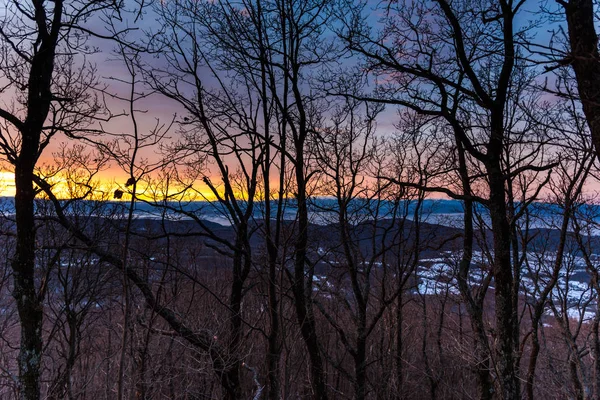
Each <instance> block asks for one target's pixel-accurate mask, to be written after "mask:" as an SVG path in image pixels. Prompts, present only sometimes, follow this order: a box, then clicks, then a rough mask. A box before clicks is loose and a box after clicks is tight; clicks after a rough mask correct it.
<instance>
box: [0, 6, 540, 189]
mask: <svg viewBox="0 0 600 400" xmlns="http://www.w3.org/2000/svg"><path fill="white" fill-rule="evenodd" d="M527 4H528V5H529V7H530V8H531V9H532V10H534V9H535V8H536V7H537V5H538V3H537V2H532V1H529V2H528V3H527ZM2 12H3V9H2V8H0V18H2ZM529 16H532V17H533V16H534V15H533V14H531V13H528V12H526V13H523V17H521V18H522V22H521V23H526V21H527V20H528V19H529ZM123 24H124V25H125V24H129V26H135V27H136V28H137V29H139V30H140V31H141V30H146V29H154V28H155V26H156V24H157V22H156V19H155V17H154V16H153V15H152V14H148V15H146V16H145V17H144V18H143V19H139V20H137V21H135V22H134V21H133V20H130V21H129V22H128V21H124V22H123ZM101 25H102V24H101V23H99V22H98V20H92V21H90V24H89V27H90V29H96V28H97V27H101ZM540 32H541V35H540V36H539V37H538V40H539V41H541V42H544V41H546V40H548V33H547V32H548V29H547V27H545V28H544V29H541V30H540ZM544 32H545V33H544ZM134 34H135V33H134ZM92 44H97V45H98V47H99V48H100V49H101V50H102V52H99V53H97V54H93V55H91V56H88V60H90V61H92V62H93V63H94V64H95V65H96V66H97V68H98V72H97V73H98V75H99V76H100V77H101V78H102V79H103V80H104V81H106V82H109V84H110V86H109V89H108V90H109V91H110V92H113V93H118V94H119V95H121V96H123V95H126V93H127V90H128V87H127V86H126V85H124V84H123V83H118V82H115V81H114V80H111V78H114V77H117V78H119V79H128V74H127V71H126V69H125V66H124V65H123V64H122V63H121V62H120V61H119V60H116V59H115V55H114V54H111V49H112V48H113V47H114V45H112V44H107V43H106V42H105V41H97V42H92ZM153 62H156V63H160V62H161V61H160V60H159V59H158V58H154V60H153ZM3 100H4V99H3ZM107 104H108V106H109V108H110V109H111V111H112V112H113V113H115V114H118V113H121V112H126V111H127V107H128V104H127V103H125V102H122V101H118V100H115V99H110V98H107ZM137 107H138V109H140V110H141V112H139V113H137V116H138V122H139V124H140V132H147V131H149V130H150V129H152V127H154V125H155V124H156V121H157V120H159V121H162V122H164V123H167V122H168V121H170V120H171V119H172V118H173V115H174V114H176V113H179V115H181V109H180V107H178V106H177V105H175V104H174V103H173V102H172V101H170V100H168V99H165V98H164V97H161V96H159V95H154V96H151V97H149V98H147V99H145V100H144V101H142V102H140V103H139V104H138V105H137ZM396 119H397V111H396V109H394V108H393V107H388V108H387V109H386V111H385V112H384V113H383V114H382V116H381V118H380V119H379V122H378V128H379V130H380V131H381V132H385V133H386V134H389V133H391V132H393V131H394V130H395V128H394V123H395V121H396ZM104 127H105V128H107V129H108V130H109V131H111V132H114V133H122V132H131V130H132V121H131V119H130V118H127V117H119V118H116V119H114V120H113V121H112V122H110V123H107V124H104ZM169 136H170V137H171V138H173V139H174V138H176V137H177V131H176V127H173V129H172V131H171V133H170V134H169ZM65 143H69V140H68V139H66V138H65V137H56V138H54V140H53V141H52V143H51V144H50V145H49V146H48V148H47V149H46V150H45V151H44V154H43V155H42V157H41V159H40V162H41V163H46V164H51V163H52V162H53V158H54V154H55V153H56V152H57V151H58V150H59V149H60V147H61V146H62V145H64V144H65ZM157 153H158V151H157V149H156V148H154V149H146V150H143V151H142V154H140V155H139V156H140V157H141V158H145V159H146V160H148V161H149V162H150V163H152V162H154V161H156V160H158V159H159V155H157ZM209 174H210V172H209ZM127 178H128V172H126V171H124V170H123V169H122V168H119V167H118V166H116V165H115V164H114V163H113V164H112V165H111V166H110V167H109V168H106V169H104V170H103V171H101V172H100V173H99V174H98V179H99V180H100V181H101V182H102V185H103V187H105V188H107V189H106V190H110V188H113V187H114V188H117V187H119V185H123V184H124V182H126V181H127ZM13 181H14V176H13V175H12V173H11V172H9V171H6V170H4V171H1V172H0V196H12V195H14V182H13ZM201 186H202V184H201ZM201 191H202V193H204V194H206V195H207V196H209V194H208V192H207V188H206V187H204V188H202V187H201Z"/></svg>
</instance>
